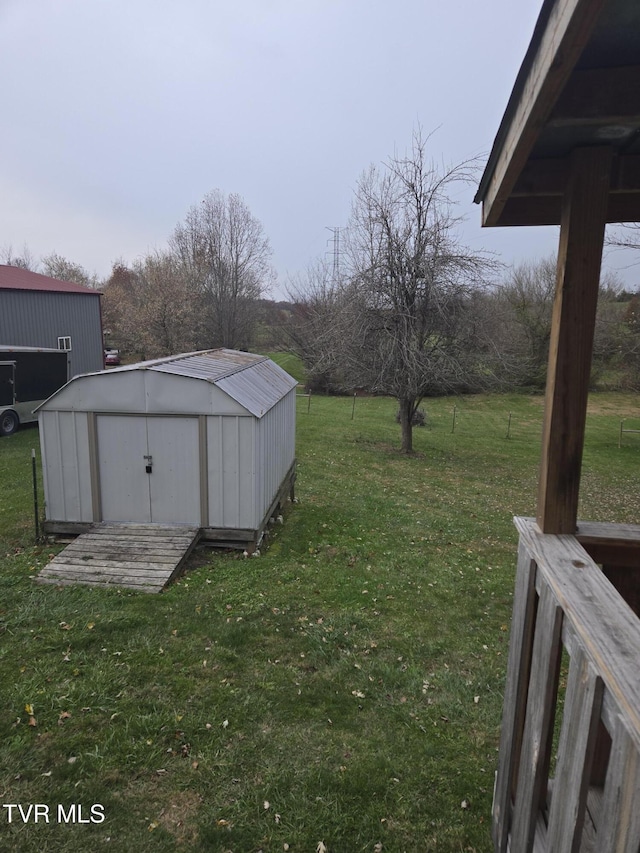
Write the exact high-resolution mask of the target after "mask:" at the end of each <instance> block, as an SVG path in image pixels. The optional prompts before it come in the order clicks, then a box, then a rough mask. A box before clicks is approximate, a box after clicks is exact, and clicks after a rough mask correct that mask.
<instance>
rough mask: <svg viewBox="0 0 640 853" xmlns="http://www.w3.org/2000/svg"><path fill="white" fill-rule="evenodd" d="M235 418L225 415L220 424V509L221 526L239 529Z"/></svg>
mask: <svg viewBox="0 0 640 853" xmlns="http://www.w3.org/2000/svg"><path fill="white" fill-rule="evenodd" d="M236 421H237V418H236V417H235V416H230V415H225V416H223V417H222V418H221V422H222V443H223V446H224V455H223V460H222V480H223V490H224V502H223V507H222V526H223V527H239V523H238V522H239V519H238V499H239V495H238V442H237V427H236Z"/></svg>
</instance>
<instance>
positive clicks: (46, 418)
mask: <svg viewBox="0 0 640 853" xmlns="http://www.w3.org/2000/svg"><path fill="white" fill-rule="evenodd" d="M40 417H41V421H40V423H41V427H42V429H41V433H40V442H41V448H42V469H43V480H44V484H45V496H44V498H45V517H46V518H47V520H48V521H61V520H64V500H63V488H62V459H61V458H60V454H59V452H58V446H59V442H58V413H57V412H42V413H41V415H40Z"/></svg>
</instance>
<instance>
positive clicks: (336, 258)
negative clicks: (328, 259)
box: [327, 226, 340, 284]
mask: <svg viewBox="0 0 640 853" xmlns="http://www.w3.org/2000/svg"><path fill="white" fill-rule="evenodd" d="M327 231H331V233H332V234H333V240H332V242H333V272H332V281H333V284H337V283H338V282H339V280H340V227H339V226H338V227H336V228H330V227H329V226H327Z"/></svg>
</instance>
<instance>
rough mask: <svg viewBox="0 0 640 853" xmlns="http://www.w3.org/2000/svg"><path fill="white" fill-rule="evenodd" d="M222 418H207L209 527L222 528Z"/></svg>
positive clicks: (212, 416)
mask: <svg viewBox="0 0 640 853" xmlns="http://www.w3.org/2000/svg"><path fill="white" fill-rule="evenodd" d="M221 420H222V419H221V417H220V416H219V415H211V416H209V417H207V445H208V454H207V456H208V461H207V481H208V492H209V525H210V526H211V527H222V524H223V515H222V507H223V505H224V490H223V485H224V484H223V481H222V460H223V446H222V427H221Z"/></svg>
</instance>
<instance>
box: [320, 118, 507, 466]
mask: <svg viewBox="0 0 640 853" xmlns="http://www.w3.org/2000/svg"><path fill="white" fill-rule="evenodd" d="M427 141H428V139H425V138H424V137H423V136H422V133H421V132H420V131H417V132H416V133H414V137H413V143H412V147H411V150H410V152H409V153H408V154H407V155H406V156H404V157H393V158H392V159H390V160H389V161H388V162H387V163H386V164H385V165H384V167H383V168H382V169H379V168H377V167H375V166H372V167H370V168H369V169H368V170H367V171H366V172H365V173H364V174H363V175H362V177H361V178H360V180H359V181H358V184H357V187H356V191H355V199H354V202H353V208H352V215H351V220H350V223H349V227H348V229H347V239H346V244H347V256H348V263H349V270H348V280H347V281H346V283H345V284H344V285H343V286H342V287H341V288H340V303H341V304H340V310H339V311H338V312H336V316H337V317H338V318H339V319H340V323H339V325H336V327H335V328H336V332H337V347H338V349H339V353H340V359H341V362H342V366H343V370H344V373H345V375H346V376H347V377H348V379H349V381H350V382H351V384H352V385H353V386H363V387H366V388H368V389H369V390H371V391H373V392H375V393H381V394H388V395H390V396H392V397H395V398H396V400H397V401H398V406H399V420H400V424H401V429H402V451H403V452H405V453H410V452H412V449H413V436H412V421H413V416H414V414H415V412H416V410H417V408H418V406H419V405H420V403H421V401H422V400H423V398H424V397H425V396H428V395H431V394H435V393H442V392H446V391H455V390H458V389H459V388H460V387H463V386H464V385H465V384H466V383H467V382H468V378H469V373H470V371H471V370H472V369H473V364H472V362H473V356H472V349H473V348H472V347H471V346H470V345H469V342H468V340H467V339H466V333H467V332H468V329H469V325H468V323H467V322H466V319H465V314H466V311H467V310H468V297H469V295H470V294H471V293H472V292H473V291H474V290H475V289H476V288H478V287H481V286H482V285H483V284H485V282H486V280H487V277H488V275H489V273H490V271H491V270H492V267H493V264H492V263H491V261H490V259H489V258H488V257H487V256H486V255H484V254H483V253H481V252H477V251H472V250H471V249H469V248H467V247H466V246H463V245H462V244H461V243H460V241H459V239H458V236H457V233H456V232H457V226H458V224H459V222H460V217H459V216H457V215H456V214H455V204H454V200H453V196H454V193H455V191H456V190H457V189H458V188H461V186H462V185H464V184H467V183H469V182H471V181H472V180H473V178H474V176H475V171H476V170H475V163H474V162H465V163H461V164H459V165H456V166H453V167H451V168H443V167H439V166H437V165H436V164H435V163H433V162H431V161H429V160H428V159H427V155H426V144H427Z"/></svg>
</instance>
